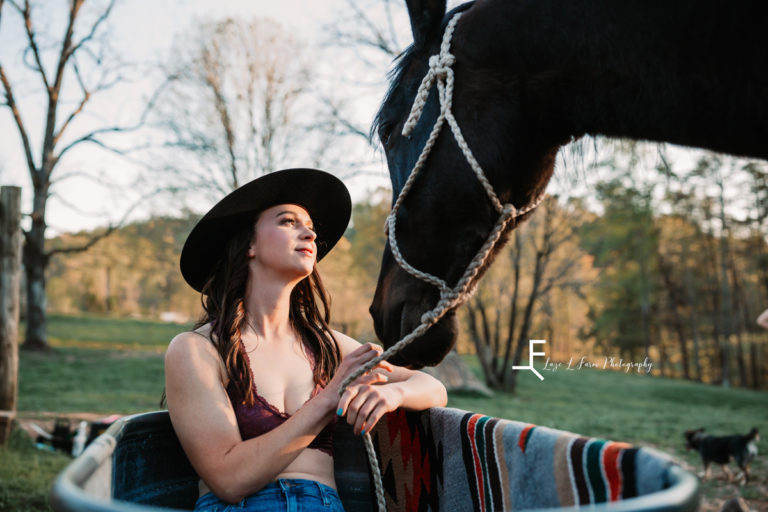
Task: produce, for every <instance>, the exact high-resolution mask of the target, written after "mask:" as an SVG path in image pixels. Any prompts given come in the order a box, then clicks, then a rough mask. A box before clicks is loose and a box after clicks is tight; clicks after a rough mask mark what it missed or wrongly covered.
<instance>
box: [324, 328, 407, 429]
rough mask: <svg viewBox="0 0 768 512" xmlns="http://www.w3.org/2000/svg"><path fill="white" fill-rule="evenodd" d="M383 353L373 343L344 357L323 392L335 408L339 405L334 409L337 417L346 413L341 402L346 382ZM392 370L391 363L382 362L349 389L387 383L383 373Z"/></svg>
mask: <svg viewBox="0 0 768 512" xmlns="http://www.w3.org/2000/svg"><path fill="white" fill-rule="evenodd" d="M382 351H383V349H382V348H381V347H380V346H378V345H374V344H373V343H366V344H364V345H360V346H359V347H357V348H356V349H355V350H353V351H352V352H350V353H348V354H347V355H345V356H344V358H343V359H342V361H341V364H340V365H339V368H338V370H336V374H335V375H334V376H333V378H332V379H331V380H330V382H328V385H327V386H326V387H325V389H324V390H323V391H324V394H327V395H328V400H329V402H331V403H332V404H333V406H336V404H338V407H334V409H333V411H334V413H335V414H336V415H338V416H342V415H343V412H344V411H343V409H342V408H341V402H340V401H339V394H340V393H341V390H342V389H341V386H342V384H343V383H344V381H345V380H346V379H347V377H349V376H350V375H352V374H353V373H354V372H355V371H357V370H358V369H359V368H360V367H361V366H363V365H365V364H366V363H368V362H369V361H370V360H372V359H374V358H375V357H377V356H379V355H380V354H381V353H382ZM392 368H393V367H392V365H391V364H390V363H388V362H386V361H381V362H380V363H379V364H377V365H376V366H374V367H373V368H372V369H371V370H370V371H368V372H366V373H364V374H363V375H361V376H360V377H358V378H356V379H355V380H353V381H352V382H351V383H350V384H349V388H351V387H352V386H355V385H360V384H368V385H372V384H375V383H382V382H387V380H388V379H387V377H386V375H385V374H384V373H383V372H384V371H386V372H391V371H392ZM349 388H347V389H349Z"/></svg>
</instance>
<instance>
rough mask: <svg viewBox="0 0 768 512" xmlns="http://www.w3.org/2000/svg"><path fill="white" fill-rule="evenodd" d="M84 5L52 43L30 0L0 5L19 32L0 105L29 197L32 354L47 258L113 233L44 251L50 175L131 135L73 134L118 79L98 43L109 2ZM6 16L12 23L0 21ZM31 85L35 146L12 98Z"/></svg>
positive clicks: (39, 333) (75, 1)
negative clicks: (83, 152)
mask: <svg viewBox="0 0 768 512" xmlns="http://www.w3.org/2000/svg"><path fill="white" fill-rule="evenodd" d="M85 4H86V2H85V0H72V1H70V2H68V11H67V17H66V20H65V24H64V27H63V29H64V30H63V34H61V35H60V36H54V35H52V34H51V33H47V31H43V32H38V23H37V21H38V16H40V13H41V11H42V10H43V9H49V8H50V6H49V5H45V6H43V5H33V4H32V3H31V2H30V1H29V0H25V1H24V2H23V3H22V2H20V1H16V0H7V7H6V2H5V1H4V0H0V16H3V17H2V18H0V21H2V22H4V23H6V24H7V23H8V22H19V23H20V24H21V26H22V27H24V33H25V41H24V51H23V54H22V62H21V63H16V65H15V66H11V67H8V66H5V65H4V63H0V82H1V83H2V88H3V89H2V90H3V92H4V94H3V100H4V101H3V103H1V104H0V106H3V107H7V110H6V111H7V112H8V113H10V115H11V116H12V118H13V122H14V124H15V126H16V128H17V129H18V134H19V138H20V140H21V143H22V148H23V153H24V156H25V160H26V164H27V170H28V173H29V177H30V181H31V185H32V191H33V199H32V201H33V203H32V212H31V214H30V215H29V217H30V218H31V227H30V228H29V230H27V231H25V232H24V239H25V243H24V250H23V265H24V268H25V270H26V291H27V312H26V319H27V327H26V338H25V341H24V345H23V348H27V349H33V350H34V349H37V350H45V349H47V348H48V344H47V339H46V296H45V269H46V266H47V265H48V262H49V261H50V258H51V256H52V255H53V254H54V253H56V252H72V251H81V250H85V249H87V248H89V247H91V246H92V245H93V244H94V243H96V241H97V240H98V239H99V238H102V237H104V236H106V235H107V234H109V233H110V232H111V231H112V230H113V229H114V227H108V228H107V229H105V230H103V231H102V232H101V233H100V234H99V235H98V236H95V237H94V238H92V239H90V240H88V241H87V242H86V243H84V244H83V245H80V246H77V247H62V248H58V249H56V250H55V251H47V250H46V241H45V233H46V228H47V222H46V207H47V204H48V199H49V198H50V197H51V195H52V193H53V187H52V185H53V183H54V181H53V179H52V177H53V174H54V171H55V170H56V169H57V168H59V167H60V166H61V162H62V160H63V159H64V158H65V157H66V156H68V155H70V154H71V153H74V152H75V149H77V148H79V147H80V146H81V145H84V144H95V145H98V146H101V147H104V148H108V147H109V146H108V144H107V143H106V142H105V141H104V140H103V137H104V136H108V134H110V133H116V132H120V131H125V130H127V129H133V128H135V127H133V128H129V127H120V126H102V127H100V128H96V129H90V130H85V131H83V129H82V126H83V125H82V124H81V125H80V128H79V129H80V131H78V129H77V128H73V126H74V125H75V124H77V123H76V121H77V120H79V119H80V118H83V117H85V116H84V114H86V113H88V110H89V106H90V105H91V104H92V103H93V101H92V100H93V99H94V97H96V96H97V95H100V94H101V93H104V92H106V91H108V90H109V89H111V88H113V87H114V86H115V85H116V84H117V83H119V82H120V81H121V80H122V78H123V77H122V76H121V74H120V70H119V66H117V65H116V60H115V59H114V58H113V57H112V56H111V55H110V50H109V45H108V44H107V43H106V40H105V36H106V21H107V19H108V18H109V16H110V15H111V13H112V10H113V7H114V5H115V0H111V1H109V2H106V3H101V4H95V5H93V7H92V8H91V7H90V3H89V8H87V9H85V8H84V6H85ZM8 14H10V15H14V14H15V15H16V16H14V17H13V18H9V19H6V18H7V15H8ZM42 25H43V26H45V25H46V24H45V23H42ZM1 29H2V25H0V30H1ZM29 73H31V76H32V79H30V78H29ZM73 81H74V83H73ZM30 82H36V83H38V84H40V85H41V86H42V91H43V98H44V99H43V105H42V110H43V112H44V115H43V120H42V126H43V127H42V137H41V139H40V140H35V137H34V132H31V131H30V128H29V126H30V123H28V121H29V118H31V117H32V116H33V114H32V113H31V112H30V111H32V110H33V109H31V108H30V111H26V112H22V110H23V109H22V106H21V105H20V103H19V101H18V97H17V96H18V95H17V92H18V90H21V89H23V90H25V91H27V90H29V87H30ZM15 84H16V85H15ZM19 84H23V85H19ZM31 125H34V123H32V124H31ZM36 150H37V151H36Z"/></svg>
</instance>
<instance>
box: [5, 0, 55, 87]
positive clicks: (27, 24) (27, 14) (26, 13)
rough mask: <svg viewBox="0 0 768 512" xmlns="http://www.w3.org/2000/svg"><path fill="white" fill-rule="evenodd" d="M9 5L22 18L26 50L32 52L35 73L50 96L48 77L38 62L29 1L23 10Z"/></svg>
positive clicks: (37, 50)
mask: <svg viewBox="0 0 768 512" xmlns="http://www.w3.org/2000/svg"><path fill="white" fill-rule="evenodd" d="M11 5H13V6H14V7H15V8H16V9H17V10H18V11H19V13H20V14H21V15H22V17H23V18H24V28H25V29H26V31H27V39H28V40H29V48H28V49H29V50H32V55H33V56H34V58H35V63H36V65H37V71H38V72H39V73H40V76H41V77H42V79H43V83H44V84H45V89H46V90H47V91H48V94H49V95H50V93H51V87H50V84H49V83H48V75H46V73H45V68H44V67H43V62H42V61H41V60H40V50H39V49H38V47H37V40H36V38H35V30H34V28H33V27H32V7H31V6H30V4H29V0H25V2H24V8H23V9H22V8H20V7H19V5H18V4H16V3H15V2H11ZM25 53H26V52H25Z"/></svg>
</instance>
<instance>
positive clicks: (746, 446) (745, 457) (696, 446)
mask: <svg viewBox="0 0 768 512" xmlns="http://www.w3.org/2000/svg"><path fill="white" fill-rule="evenodd" d="M684 435H685V448H686V449H687V450H698V452H699V453H700V454H701V459H702V461H703V462H704V478H709V465H710V464H711V463H712V462H715V463H717V464H720V465H722V467H723V472H724V473H725V474H726V475H727V476H728V481H729V482H730V481H731V480H732V475H731V472H730V471H729V470H728V463H729V462H730V461H731V459H734V460H735V461H736V464H737V465H738V466H739V468H741V470H742V472H743V477H744V483H747V482H749V463H750V462H752V460H753V459H754V458H755V457H756V456H757V441H759V440H760V434H759V433H758V431H757V429H756V428H753V429H752V430H750V431H749V434H747V435H745V436H742V435H738V434H737V435H733V436H722V437H717V436H711V435H709V434H705V433H704V429H703V428H699V429H696V430H688V431H686V432H685V434H684ZM740 478H741V477H740Z"/></svg>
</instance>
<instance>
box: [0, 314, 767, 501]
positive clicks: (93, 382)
mask: <svg viewBox="0 0 768 512" xmlns="http://www.w3.org/2000/svg"><path fill="white" fill-rule="evenodd" d="M184 328H185V326H180V325H174V324H164V323H160V322H150V321H144V320H124V319H111V318H100V317H87V316H83V317H80V316H78V317H70V316H52V317H51V318H50V323H49V331H50V336H51V345H52V346H53V347H54V350H53V351H52V352H51V353H46V354H37V353H27V352H23V351H22V352H21V354H20V375H19V407H18V408H19V415H20V416H21V417H24V418H37V417H40V418H43V417H48V418H50V417H51V416H52V415H55V414H56V413H62V414H63V413H77V412H87V413H98V414H104V415H108V414H114V413H117V414H132V413H137V412H143V411H149V410H155V409H158V408H159V405H158V403H159V400H160V396H161V393H162V390H163V351H164V348H165V346H166V345H167V344H168V342H169V341H170V339H171V338H172V337H173V336H174V335H175V334H177V333H178V332H180V331H181V330H183V329H184ZM466 361H467V363H468V364H469V365H470V367H471V368H472V369H473V370H475V371H476V372H478V374H479V367H478V365H477V364H476V361H475V359H474V358H473V357H469V356H468V357H467V358H466ZM542 374H543V376H544V381H540V380H539V379H538V378H536V376H535V375H534V374H533V373H532V372H528V371H524V372H522V373H521V374H520V375H519V386H518V392H517V393H516V394H514V395H512V394H505V393H496V394H495V395H494V396H493V397H490V398H486V397H481V396H476V395H466V394H451V395H450V397H449V404H448V405H449V406H451V407H458V408H460V409H466V410H472V411H475V412H480V413H483V414H487V415H491V416H496V417H502V418H508V419H514V420H519V421H525V422H530V423H535V424H539V425H546V426H550V427H553V428H558V429H563V430H569V431H572V432H577V433H580V434H584V435H589V436H595V437H602V438H607V439H614V440H621V441H628V442H631V443H634V444H637V445H643V446H652V447H655V448H657V449H660V450H663V451H665V452H668V453H670V454H672V455H673V456H675V457H677V458H678V459H679V460H681V461H682V462H683V463H684V464H687V465H689V466H690V468H691V469H692V470H694V471H697V472H698V471H700V470H701V464H700V461H699V459H698V455H696V454H694V453H686V452H685V450H684V446H683V436H682V433H683V431H684V430H687V429H692V428H697V427H706V428H707V430H709V431H710V432H712V433H716V434H733V433H746V432H747V431H748V430H749V429H750V428H752V427H753V426H757V427H758V428H760V430H761V431H762V432H763V435H764V436H765V435H766V432H768V395H766V393H764V392H763V393H760V392H755V391H750V390H743V389H724V388H720V387H715V386H711V385H703V384H695V383H690V382H684V381H675V380H670V379H664V378H660V377H656V376H649V375H645V374H637V373H634V372H630V373H624V372H620V371H608V370H602V369H586V368H585V369H580V370H576V371H566V370H564V369H560V370H558V371H554V372H552V371H543V372H542ZM760 452H761V453H762V454H763V455H761V456H760V457H759V458H758V460H757V461H756V463H755V464H753V476H754V480H755V482H754V483H750V484H749V485H747V486H746V487H743V488H741V489H739V488H738V487H737V486H735V485H729V484H726V483H725V481H724V480H722V478H717V479H715V480H714V481H709V482H705V483H704V485H703V488H704V492H705V496H706V499H707V500H716V499H722V498H728V497H731V496H736V495H739V494H741V495H742V496H743V497H744V498H745V499H747V500H754V501H755V502H756V503H758V504H759V505H758V507H757V508H758V509H760V507H768V492H767V491H766V486H768V464H766V463H765V462H764V459H765V455H764V454H765V453H768V443H766V441H761V443H760ZM68 460H69V459H68V458H67V457H66V456H63V455H59V454H54V453H51V452H46V451H41V450H38V449H36V448H35V447H34V445H33V444H32V443H31V441H30V440H28V439H27V438H26V437H25V436H23V435H22V434H21V433H20V432H17V434H16V436H15V437H14V439H13V441H12V443H11V444H10V446H9V447H8V448H6V449H0V510H9V511H10V510H13V511H28V510H29V511H32V510H40V509H45V508H46V503H47V492H48V487H49V485H50V483H51V481H52V479H53V478H54V476H55V475H56V473H57V472H58V471H60V470H61V468H62V467H63V466H64V465H66V463H67V462H68ZM714 475H715V476H717V477H720V476H721V473H720V470H719V468H714Z"/></svg>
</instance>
